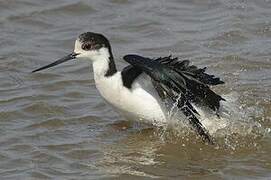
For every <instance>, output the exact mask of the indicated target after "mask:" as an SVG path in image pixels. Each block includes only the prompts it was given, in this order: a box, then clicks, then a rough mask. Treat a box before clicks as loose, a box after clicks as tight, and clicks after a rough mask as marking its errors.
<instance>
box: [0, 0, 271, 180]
mask: <svg viewBox="0 0 271 180" xmlns="http://www.w3.org/2000/svg"><path fill="white" fill-rule="evenodd" d="M270 9H271V2H270V1H269V0H257V1H256V0H254V1H253V0H251V1H246V0H235V1H234V0H218V1H215V0H189V1H188V0H182V1H178V0H175V1H165V0H159V1H151V0H148V1H145V0H144V1H143V0H137V1H128V0H101V1H98V0H97V1H94V0H93V1H84V0H82V1H78V0H74V1H71V0H60V1H52V0H49V1H42V0H35V1H34V0H17V1H14V0H9V1H1V2H0V32H1V35H0V42H1V43H0V135H1V136H0V144H1V146H0V177H1V179H117V178H121V179H150V178H155V179H208V180H211V179H270V178H271V158H270V152H271V143H270V140H271V137H270V133H271V130H270V127H271V123H270V122H271V93H270V90H271V10H270ZM84 31H94V32H100V33H103V34H105V35H106V36H107V37H108V38H109V39H110V41H111V43H112V46H113V53H114V55H115V59H116V61H117V65H118V66H119V68H122V67H124V66H125V65H126V63H125V62H124V61H123V60H122V56H124V55H125V54H128V53H138V54H141V55H144V56H150V57H151V56H154V57H160V56H165V55H169V54H172V55H173V56H178V57H180V58H187V59H190V60H191V61H192V62H193V64H195V65H197V66H200V67H204V66H207V67H208V72H210V73H214V74H216V75H218V76H220V77H221V78H222V79H223V80H224V81H225V82H226V84H225V85H222V86H219V87H216V88H214V90H215V91H216V92H218V93H220V94H222V95H223V96H224V97H226V98H227V100H228V103H227V104H226V105H225V106H224V107H225V108H224V113H225V114H226V115H227V118H228V120H231V121H230V122H232V123H230V125H229V126H227V127H226V128H224V129H221V130H220V131H218V132H217V133H216V134H215V137H216V138H217V142H218V145H215V146H209V145H206V144H204V143H202V142H201V140H200V139H198V138H196V136H195V134H194V133H193V132H190V133H188V134H185V135H184V134H183V133H182V132H178V131H172V130H168V129H166V130H165V129H164V128H162V129H161V128H157V127H152V126H150V125H146V124H141V123H130V122H128V121H127V120H126V119H124V118H122V117H120V116H119V115H118V114H117V113H116V112H115V111H114V110H113V109H111V107H110V106H109V105H107V104H106V103H105V102H104V101H103V100H102V99H101V98H100V96H99V93H98V91H97V90H96V88H95V84H94V80H93V75H92V68H90V63H89V62H82V61H81V62H78V61H74V62H68V63H66V64H63V65H60V66H58V67H56V68H53V69H51V70H47V71H44V72H42V73H36V74H30V73H29V72H31V71H32V70H33V69H35V68H37V67H40V66H42V65H45V64H48V63H50V62H52V61H54V60H55V59H57V58H59V57H62V56H63V55H65V54H67V53H70V52H71V51H72V48H73V44H74V40H75V39H76V37H77V36H78V35H79V34H80V33H82V32H84ZM227 113H228V114H227ZM180 131H182V129H180Z"/></svg>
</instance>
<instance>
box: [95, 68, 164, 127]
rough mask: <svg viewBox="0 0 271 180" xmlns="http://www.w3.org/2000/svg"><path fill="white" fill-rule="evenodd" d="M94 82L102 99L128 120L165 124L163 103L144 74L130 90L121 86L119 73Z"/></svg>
mask: <svg viewBox="0 0 271 180" xmlns="http://www.w3.org/2000/svg"><path fill="white" fill-rule="evenodd" d="M95 81H96V87H97V89H98V90H99V91H100V94H101V95H102V97H103V98H104V99H105V100H106V101H107V102H108V103H110V104H111V105H112V106H113V107H115V108H116V109H117V110H118V111H119V112H120V113H121V114H122V115H123V116H125V117H126V118H128V120H143V121H149V122H152V123H153V122H156V123H160V122H161V123H164V122H166V114H167V113H165V112H164V109H165V108H164V107H163V103H162V102H161V100H160V97H159V96H158V94H157V92H156V91H155V89H154V87H153V85H152V83H151V80H150V78H149V77H148V76H147V75H146V74H142V75H140V76H139V77H138V78H137V79H136V81H135V83H134V84H133V87H132V88H131V89H128V88H126V87H124V86H123V85H122V81H121V74H120V73H119V72H118V73H116V74H115V75H114V76H112V77H109V78H103V79H95Z"/></svg>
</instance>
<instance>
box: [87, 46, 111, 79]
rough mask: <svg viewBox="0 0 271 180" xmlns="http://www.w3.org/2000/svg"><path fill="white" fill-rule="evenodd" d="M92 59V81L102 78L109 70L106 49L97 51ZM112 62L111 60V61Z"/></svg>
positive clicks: (107, 51)
mask: <svg viewBox="0 0 271 180" xmlns="http://www.w3.org/2000/svg"><path fill="white" fill-rule="evenodd" d="M92 59H93V64H92V65H93V72H94V79H95V81H96V80H97V79H101V78H104V77H105V76H106V73H107V72H108V70H109V69H110V66H109V64H110V53H109V50H108V49H107V48H101V49H99V50H98V53H97V55H94V56H92ZM111 61H113V59H112V60H111Z"/></svg>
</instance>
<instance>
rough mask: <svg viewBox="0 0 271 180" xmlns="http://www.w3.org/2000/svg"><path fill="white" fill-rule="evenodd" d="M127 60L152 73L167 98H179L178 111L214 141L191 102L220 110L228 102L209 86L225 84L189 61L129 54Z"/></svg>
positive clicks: (137, 67) (173, 99) (134, 65)
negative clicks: (223, 103) (221, 103)
mask: <svg viewBox="0 0 271 180" xmlns="http://www.w3.org/2000/svg"><path fill="white" fill-rule="evenodd" d="M124 60H125V61H127V62H128V63H130V64H131V65H132V66H133V67H134V68H136V69H140V70H141V71H143V72H145V73H146V74H148V75H149V76H150V77H151V78H152V79H153V81H154V85H155V88H156V89H157V91H158V92H159V91H163V92H164V93H165V94H164V95H163V96H166V97H164V98H170V99H171V100H172V101H173V102H176V100H177V99H179V101H178V108H179V109H180V110H181V111H182V112H183V113H184V114H185V115H186V116H187V117H188V119H189V122H190V123H191V124H192V125H193V127H194V128H195V129H196V130H197V132H198V133H199V134H200V135H201V136H202V137H203V138H204V139H206V140H207V141H209V142H211V137H210V135H209V134H208V132H207V131H206V130H205V128H204V127H203V126H202V124H201V123H200V121H199V120H198V119H197V117H196V116H195V114H198V113H197V111H196V110H195V109H194V107H193V106H192V105H191V102H195V103H203V104H204V105H207V107H209V108H211V109H212V110H214V111H216V110H218V109H219V102H220V100H224V99H223V98H222V97H221V96H219V95H217V94H216V93H215V92H213V91H212V90H211V89H210V88H209V86H208V85H217V84H222V83H223V82H222V81H221V80H220V79H219V78H216V77H214V76H213V75H209V74H206V73H205V69H206V68H203V69H199V68H197V67H196V66H189V61H188V60H185V61H179V60H178V59H177V58H171V57H170V56H169V57H164V58H158V59H149V58H145V57H141V56H138V55H126V56H124ZM160 94H162V93H160ZM180 94H181V97H179V96H180Z"/></svg>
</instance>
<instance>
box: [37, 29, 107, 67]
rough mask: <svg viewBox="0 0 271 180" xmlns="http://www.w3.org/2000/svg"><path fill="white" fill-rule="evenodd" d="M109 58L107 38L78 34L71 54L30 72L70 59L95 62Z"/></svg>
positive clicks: (99, 35)
mask: <svg viewBox="0 0 271 180" xmlns="http://www.w3.org/2000/svg"><path fill="white" fill-rule="evenodd" d="M110 57H112V52H111V46H110V44H109V41H108V40H107V38H106V37H105V36H103V35H102V34H98V33H93V32H86V33H83V34H80V35H79V37H78V38H77V39H76V41H75V46H74V51H73V52H72V53H71V54H69V55H67V56H65V57H63V58H61V59H59V60H57V61H55V62H53V63H51V64H48V65H46V66H43V67H41V68H38V69H36V70H34V71H32V72H37V71H41V70H43V69H47V68H50V67H53V66H56V65H58V64H61V63H64V62H66V61H69V60H72V59H79V60H80V59H82V60H90V61H92V62H95V61H99V60H101V59H105V58H110Z"/></svg>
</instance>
